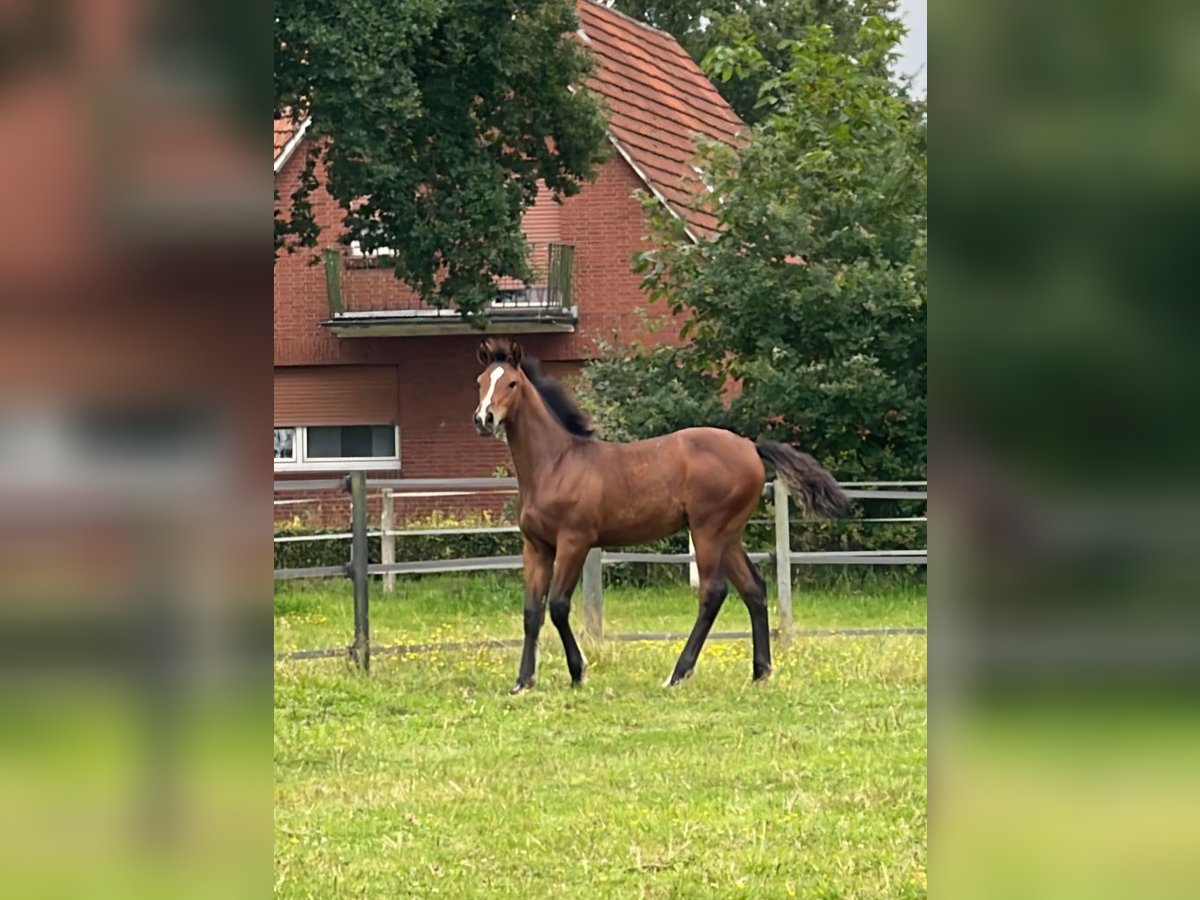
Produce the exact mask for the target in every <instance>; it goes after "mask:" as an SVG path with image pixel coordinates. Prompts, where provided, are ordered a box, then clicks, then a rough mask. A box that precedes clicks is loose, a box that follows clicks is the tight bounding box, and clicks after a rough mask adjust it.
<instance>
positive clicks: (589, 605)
mask: <svg viewBox="0 0 1200 900" xmlns="http://www.w3.org/2000/svg"><path fill="white" fill-rule="evenodd" d="M603 552H604V551H603V550H601V549H600V548H598V547H597V548H596V549H594V550H589V551H588V555H587V559H586V560H584V563H583V633H584V634H586V635H587V636H588V637H590V638H592V639H593V640H600V638H602V637H604V566H603V563H602V562H601V556H600V555H601V554H602V553H603Z"/></svg>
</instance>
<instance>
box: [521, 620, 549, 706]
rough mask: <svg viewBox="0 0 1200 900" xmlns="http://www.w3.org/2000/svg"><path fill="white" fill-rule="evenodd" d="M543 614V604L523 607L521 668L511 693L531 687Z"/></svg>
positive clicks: (535, 668) (535, 667)
mask: <svg viewBox="0 0 1200 900" xmlns="http://www.w3.org/2000/svg"><path fill="white" fill-rule="evenodd" d="M545 616H546V607H545V606H542V605H540V604H539V605H538V606H526V607H525V647H524V649H523V650H522V651H521V669H520V671H519V672H518V673H517V684H516V687H514V688H513V693H518V692H520V691H523V690H525V689H526V688H531V687H533V683H534V681H535V680H536V676H535V672H536V670H537V642H538V634H539V633H540V632H541V630H542V620H543V619H544V618H545Z"/></svg>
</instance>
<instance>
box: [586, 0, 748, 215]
mask: <svg viewBox="0 0 1200 900" xmlns="http://www.w3.org/2000/svg"><path fill="white" fill-rule="evenodd" d="M576 12H577V13H578V15H579V22H580V25H581V31H582V32H583V38H584V41H585V43H587V45H588V46H589V47H590V48H591V49H592V52H593V53H594V54H595V55H596V62H597V67H596V71H595V72H594V73H593V75H592V78H591V81H590V82H589V86H590V87H591V88H592V90H593V91H595V92H596V93H598V94H599V95H600V96H602V97H603V98H604V100H605V102H606V104H607V105H608V108H609V113H610V120H609V133H610V135H611V136H612V138H613V140H614V141H615V142H616V144H617V146H618V148H619V149H620V151H621V153H622V155H623V156H625V158H626V159H628V160H629V162H630V164H631V165H632V166H633V167H634V169H635V170H636V171H637V172H638V175H639V176H640V177H641V178H642V180H643V181H645V182H647V185H648V186H649V187H650V188H651V189H652V190H653V191H654V192H655V193H656V194H657V195H658V196H659V198H660V199H661V200H663V201H664V202H665V203H666V204H667V205H668V206H669V207H670V208H671V209H672V210H673V211H674V212H675V213H676V214H677V215H679V216H680V217H681V218H682V219H683V220H684V222H686V223H687V225H688V228H689V230H690V231H691V232H692V234H693V235H695V236H697V237H706V236H711V235H712V234H714V233H715V229H716V225H717V220H716V218H715V217H714V216H712V214H711V213H708V212H706V211H704V210H702V209H697V208H696V206H697V204H696V198H698V197H703V196H705V195H706V194H707V188H705V187H704V185H703V184H702V183H701V182H700V179H699V177H698V176H697V174H696V171H695V169H693V168H692V160H693V157H694V156H695V152H696V141H695V138H696V136H697V135H703V136H704V137H707V138H710V139H713V140H718V141H721V142H723V143H728V144H732V143H734V142H735V141H736V140H737V136H738V133H739V132H741V131H743V130H744V129H745V127H746V126H745V124H744V123H743V122H742V120H741V119H739V118H738V117H737V114H736V113H735V112H734V111H733V109H732V108H731V107H730V106H729V104H728V103H726V102H725V99H724V98H723V97H722V96H721V95H720V94H719V93H718V92H717V89H716V88H715V87H713V85H712V82H710V81H709V80H708V78H706V77H705V75H704V73H703V72H702V71H700V67H699V66H698V65H696V63H695V62H694V61H693V60H692V58H691V57H690V56H688V55H687V53H686V52H685V51H684V49H683V48H682V47H680V46H679V43H678V42H677V41H676V40H675V38H673V37H672V36H671V35H669V34H667V33H666V32H664V31H659V30H658V29H656V28H651V27H650V26H649V25H645V24H643V23H641V22H638V21H636V20H635V19H631V18H629V17H628V16H626V15H623V14H622V13H619V12H617V11H616V10H612V9H609V8H608V7H606V6H602V5H600V4H599V3H596V2H593V0H580V2H579V4H578V7H577V9H576Z"/></svg>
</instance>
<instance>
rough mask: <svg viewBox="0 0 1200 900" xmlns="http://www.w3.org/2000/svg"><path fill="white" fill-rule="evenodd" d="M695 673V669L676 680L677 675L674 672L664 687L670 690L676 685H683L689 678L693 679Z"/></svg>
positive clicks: (664, 683)
mask: <svg viewBox="0 0 1200 900" xmlns="http://www.w3.org/2000/svg"><path fill="white" fill-rule="evenodd" d="M695 671H696V670H695V669H688V670H687V671H686V672H684V673H683V674H682V675H680V676H679V677H678V678H676V677H675V673H674V672H672V673H671V677H670V678H668V679H667V680H666V681H664V682H663V687H665V688H669V687H675V685H677V684H681V683H682V682H685V681H687V680H688V679H689V678H691V677H692V673H693V672H695Z"/></svg>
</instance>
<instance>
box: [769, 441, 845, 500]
mask: <svg viewBox="0 0 1200 900" xmlns="http://www.w3.org/2000/svg"><path fill="white" fill-rule="evenodd" d="M754 446H755V449H757V450H758V455H759V456H761V457H762V458H763V460H764V461H765V462H769V463H771V465H773V466H774V467H775V471H776V472H778V473H779V477H780V478H782V479H783V483H784V484H785V485H787V489H788V493H789V494H791V495H792V497H794V498H795V500H796V502H797V503H798V504H799V505H800V508H801V509H803V510H804V512H805V513H807V514H808V515H810V516H821V517H824V518H832V517H834V516H840V515H844V514H845V512H846V510H847V509H849V507H850V498H849V497H847V496H846V492H845V491H843V490H842V488H841V485H839V484H838V483H837V481H836V479H834V477H833V476H832V475H830V474H829V473H828V472H826V471H825V470H824V469H822V468H821V466H820V465H818V464H817V461H816V460H815V459H813V458H812V457H811V456H809V455H808V454H807V453H801V452H800V451H799V450H797V449H795V448H794V447H789V446H788V445H787V444H779V443H776V442H775V441H758V442H757V443H756V444H755V445H754Z"/></svg>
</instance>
